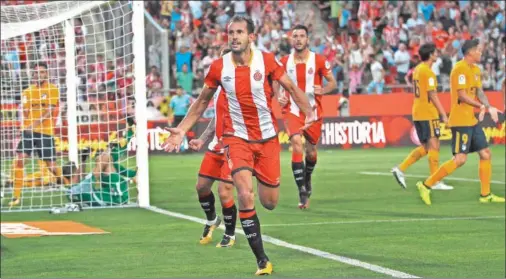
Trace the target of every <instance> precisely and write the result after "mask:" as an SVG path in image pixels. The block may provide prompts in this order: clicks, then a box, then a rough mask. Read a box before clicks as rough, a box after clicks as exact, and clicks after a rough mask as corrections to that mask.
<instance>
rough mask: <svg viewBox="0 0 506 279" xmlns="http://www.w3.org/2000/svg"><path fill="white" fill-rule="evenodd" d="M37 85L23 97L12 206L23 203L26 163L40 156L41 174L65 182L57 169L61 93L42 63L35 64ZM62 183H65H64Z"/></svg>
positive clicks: (34, 75)
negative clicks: (56, 145)
mask: <svg viewBox="0 0 506 279" xmlns="http://www.w3.org/2000/svg"><path fill="white" fill-rule="evenodd" d="M32 80H33V84H32V85H30V87H28V88H26V89H25V90H24V91H23V92H22V94H21V101H22V106H23V126H22V134H21V140H20V141H19V144H18V146H17V153H16V157H15V159H14V160H13V163H12V164H13V166H12V170H13V173H14V175H13V177H14V179H13V182H14V196H13V198H12V201H11V202H10V203H9V206H15V205H18V204H19V203H20V202H21V190H22V188H23V184H24V182H23V180H24V177H25V174H24V161H23V160H24V159H25V158H27V157H29V156H31V155H32V152H35V153H37V156H38V157H39V160H41V161H39V165H40V166H41V171H43V172H47V170H46V168H47V167H49V168H50V171H51V172H53V173H55V174H56V177H57V179H58V180H61V174H62V173H61V168H60V167H58V166H57V165H56V161H55V159H56V158H55V157H56V148H55V143H54V137H53V135H54V124H55V123H54V122H55V116H56V115H55V114H54V112H57V111H58V110H57V108H58V105H59V101H60V93H59V91H58V87H56V85H54V84H51V83H50V82H49V78H48V73H47V65H46V64H45V63H42V62H38V63H37V64H35V66H34V68H33V72H32ZM60 182H61V181H60Z"/></svg>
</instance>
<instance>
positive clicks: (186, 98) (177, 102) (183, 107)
mask: <svg viewBox="0 0 506 279" xmlns="http://www.w3.org/2000/svg"><path fill="white" fill-rule="evenodd" d="M170 108H171V109H172V111H173V112H174V119H173V121H172V127H177V125H179V123H181V121H182V120H183V118H184V117H185V116H186V113H188V109H189V108H190V95H188V94H185V93H184V91H183V88H182V87H181V86H179V85H178V87H177V89H176V96H174V97H172V99H171V100H170Z"/></svg>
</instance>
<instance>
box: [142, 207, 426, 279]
mask: <svg viewBox="0 0 506 279" xmlns="http://www.w3.org/2000/svg"><path fill="white" fill-rule="evenodd" d="M146 209H147V210H150V211H153V212H157V213H160V214H163V215H167V216H171V217H175V218H179V219H184V220H188V221H192V222H195V223H199V224H205V223H206V220H204V219H200V218H197V217H193V216H189V215H185V214H181V213H177V212H172V211H168V210H165V209H161V208H158V207H155V206H150V207H146ZM220 228H221V229H225V227H224V226H223V225H221V226H220ZM236 233H238V234H242V235H244V232H243V231H241V230H237V231H236ZM262 239H263V241H265V242H268V243H271V244H274V245H277V246H280V247H284V248H289V249H293V250H297V251H300V252H303V253H307V254H311V255H314V256H317V257H320V258H325V259H329V260H333V261H336V262H340V263H344V264H348V265H352V266H356V267H360V268H363V269H367V270H370V271H374V272H376V273H381V274H385V275H389V276H392V277H397V278H420V277H418V276H415V275H411V274H408V273H404V272H402V271H398V270H394V269H389V268H386V267H382V266H379V265H374V264H370V263H366V262H362V261H359V260H355V259H352V258H347V257H343V256H339V255H335V254H331V253H328V252H324V251H321V250H317V249H313V248H309V247H305V246H301V245H296V244H291V243H288V242H285V241H283V240H280V239H277V238H274V237H270V236H268V235H265V234H262Z"/></svg>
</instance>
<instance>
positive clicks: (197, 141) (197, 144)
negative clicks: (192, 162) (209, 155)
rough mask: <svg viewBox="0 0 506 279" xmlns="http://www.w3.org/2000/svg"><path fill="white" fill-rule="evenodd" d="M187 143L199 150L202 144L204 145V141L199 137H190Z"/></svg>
mask: <svg viewBox="0 0 506 279" xmlns="http://www.w3.org/2000/svg"><path fill="white" fill-rule="evenodd" d="M188 145H189V146H190V148H191V149H193V150H195V151H199V150H200V149H201V148H202V146H204V141H203V140H201V139H192V140H191V141H190V142H189V143H188Z"/></svg>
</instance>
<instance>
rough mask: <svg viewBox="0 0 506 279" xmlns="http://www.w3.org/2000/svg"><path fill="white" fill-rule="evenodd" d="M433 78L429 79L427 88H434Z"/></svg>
mask: <svg viewBox="0 0 506 279" xmlns="http://www.w3.org/2000/svg"><path fill="white" fill-rule="evenodd" d="M435 85H436V84H435V82H434V78H429V86H435Z"/></svg>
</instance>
